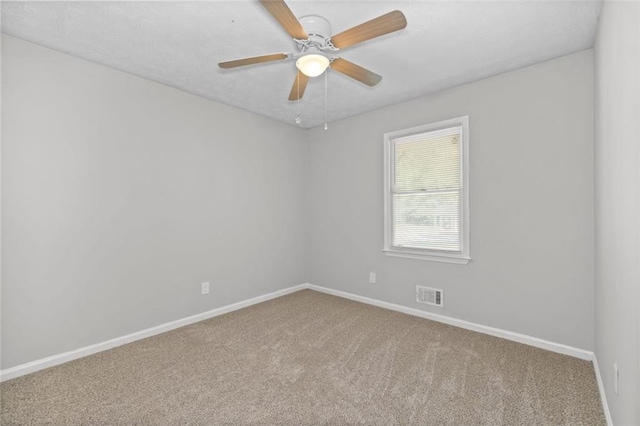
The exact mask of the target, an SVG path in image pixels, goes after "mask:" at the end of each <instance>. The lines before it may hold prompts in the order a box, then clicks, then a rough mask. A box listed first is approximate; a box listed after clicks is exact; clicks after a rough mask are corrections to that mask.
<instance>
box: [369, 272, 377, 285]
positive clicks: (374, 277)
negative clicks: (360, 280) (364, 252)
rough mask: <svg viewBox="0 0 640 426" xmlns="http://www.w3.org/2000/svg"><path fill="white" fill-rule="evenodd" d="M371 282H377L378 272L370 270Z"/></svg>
mask: <svg viewBox="0 0 640 426" xmlns="http://www.w3.org/2000/svg"><path fill="white" fill-rule="evenodd" d="M369 283H371V284H375V283H376V273H375V272H369Z"/></svg>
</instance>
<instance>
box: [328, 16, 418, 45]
mask: <svg viewBox="0 0 640 426" xmlns="http://www.w3.org/2000/svg"><path fill="white" fill-rule="evenodd" d="M406 26H407V19H406V18H405V17H404V14H403V13H402V12H400V11H399V10H394V11H393V12H389V13H387V14H385V15H382V16H378V17H377V18H374V19H372V20H370V21H367V22H365V23H364V24H360V25H358V26H355V27H353V28H350V29H348V30H346V31H343V32H341V33H340V34H336V35H334V36H333V37H331V42H332V43H333V45H334V46H335V47H337V48H338V49H344V48H345V47H349V46H353V45H354V44H358V43H362V42H363V41H367V40H371V39H372V38H376V37H379V36H381V35H385V34H389V33H392V32H394V31H398V30H401V29H403V28H405V27H406Z"/></svg>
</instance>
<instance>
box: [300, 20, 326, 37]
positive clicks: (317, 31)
mask: <svg viewBox="0 0 640 426" xmlns="http://www.w3.org/2000/svg"><path fill="white" fill-rule="evenodd" d="M299 21H300V24H302V28H304V30H305V31H306V33H307V34H308V35H309V37H311V36H319V37H322V38H323V39H324V38H328V37H330V36H331V24H330V23H329V21H327V20H326V19H324V18H323V17H322V16H317V15H307V16H303V17H301V18H300V19H299Z"/></svg>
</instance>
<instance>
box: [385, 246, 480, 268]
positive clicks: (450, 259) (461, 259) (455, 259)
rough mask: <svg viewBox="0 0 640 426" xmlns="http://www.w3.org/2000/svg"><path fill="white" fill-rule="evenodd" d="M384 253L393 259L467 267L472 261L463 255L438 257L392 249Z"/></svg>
mask: <svg viewBox="0 0 640 426" xmlns="http://www.w3.org/2000/svg"><path fill="white" fill-rule="evenodd" d="M382 251H383V252H384V254H386V255H387V256H391V257H404V258H406V259H418V260H428V261H432V262H444V263H456V264H459V265H466V264H467V263H469V261H470V260H471V258H470V257H465V256H461V255H455V256H446V255H442V256H438V255H435V254H427V253H420V252H414V251H400V250H390V249H384V250H382Z"/></svg>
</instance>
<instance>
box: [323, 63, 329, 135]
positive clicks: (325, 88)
mask: <svg viewBox="0 0 640 426" xmlns="http://www.w3.org/2000/svg"><path fill="white" fill-rule="evenodd" d="M328 74H329V73H328V72H326V71H325V72H324V129H325V130H327V129H328V128H329V126H328V125H327V121H328V120H327V115H328V113H327V110H328V107H327V103H328V101H327V99H328V96H327V93H328V89H327V75H328Z"/></svg>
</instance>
